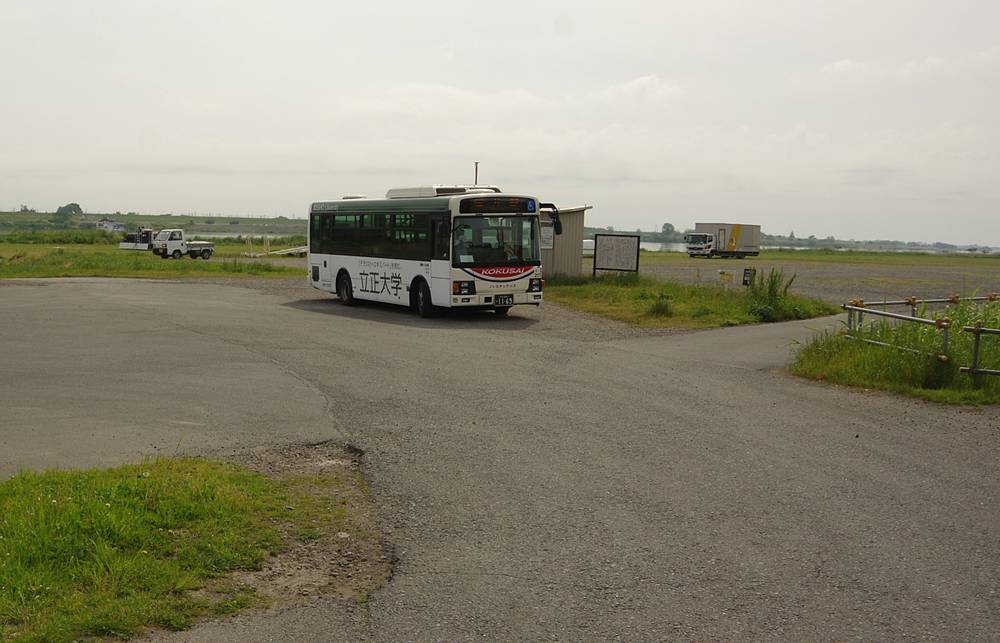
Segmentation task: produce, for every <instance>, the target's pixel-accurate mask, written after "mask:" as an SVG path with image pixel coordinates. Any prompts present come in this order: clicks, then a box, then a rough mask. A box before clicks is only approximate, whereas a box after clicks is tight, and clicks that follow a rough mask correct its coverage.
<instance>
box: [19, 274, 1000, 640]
mask: <svg viewBox="0 0 1000 643" xmlns="http://www.w3.org/2000/svg"><path fill="white" fill-rule="evenodd" d="M823 323H824V322H819V321H814V322H811V323H794V324H781V325H770V326H759V327H745V328H730V329H723V330H716V331H707V332H699V333H672V334H663V333H660V334H646V333H638V332H635V331H633V330H630V329H627V328H625V327H623V326H618V325H614V324H609V323H608V322H604V321H599V320H594V319H592V318H589V317H586V316H582V315H577V314H575V313H571V312H569V311H566V310H564V309H560V308H558V307H556V306H552V305H549V306H547V307H545V308H543V309H541V310H537V311H536V310H530V311H523V310H520V309H517V310H515V311H513V312H512V315H511V317H510V318H507V319H497V318H494V317H492V316H490V315H466V316H460V317H450V316H449V317H444V318H441V319H433V320H421V319H419V318H417V317H415V316H413V315H412V314H410V313H408V312H406V311H403V310H401V309H395V308H384V307H375V306H360V307H357V308H346V307H343V306H341V305H340V304H339V303H338V302H337V301H336V300H334V299H330V298H327V297H324V296H323V295H321V294H319V293H314V292H312V291H310V290H308V289H305V288H301V287H295V288H289V289H287V290H286V291H282V290H281V289H280V288H269V289H268V290H254V289H248V288H239V287H229V286H225V285H218V284H197V283H164V282H144V281H123V280H114V281H112V280H72V281H63V280H52V281H45V282H16V283H15V282H6V283H0V329H2V330H0V359H2V362H3V368H2V369H0V408H2V409H3V412H2V415H0V477H5V476H8V475H10V474H12V473H14V472H15V471H17V470H18V469H22V468H32V469H38V468H45V467H51V466H90V465H98V464H102V465H110V464H116V463H120V462H123V461H130V460H136V459H139V458H142V457H145V456H150V455H157V454H163V453H168V454H172V453H176V452H180V453H193V454H205V455H225V454H226V453H228V452H231V451H234V450H240V449H245V448H247V447H254V446H263V445H274V444H282V443H293V442H294V443H302V442H318V441H322V440H327V439H335V440H340V441H345V442H349V443H351V444H353V445H355V446H357V447H360V448H362V449H364V450H365V452H366V456H365V458H366V463H367V473H368V477H369V480H370V483H371V486H372V489H373V492H374V494H375V499H376V502H377V504H378V507H379V511H380V514H381V520H382V522H383V527H384V530H385V536H386V538H387V539H388V541H389V542H390V543H391V545H392V546H393V547H394V549H395V552H396V554H397V556H398V558H399V561H398V564H397V567H396V572H395V576H394V578H393V580H392V581H391V583H390V584H389V585H388V586H387V587H386V588H385V589H383V590H381V591H380V592H379V593H377V594H376V595H375V596H374V597H373V599H372V600H371V601H370V602H369V603H368V604H366V605H363V606H345V605H342V604H338V603H335V602H326V601H322V600H320V601H313V602H311V603H308V604H305V605H301V606H298V607H294V608H289V609H285V610H283V611H281V612H279V613H271V614H250V615H243V616H240V617H238V618H236V619H230V620H226V621H220V622H215V623H208V624H204V625H202V626H199V627H198V628H196V629H195V630H193V631H191V632H185V633H181V634H179V635H176V636H173V637H170V638H173V639H175V640H204V641H209V640H212V641H215V640H282V641H288V640H347V639H359V638H367V639H375V640H426V639H439V640H440V639H451V640H454V639H467V638H490V639H542V638H559V639H609V638H620V639H629V640H651V639H663V638H696V639H707V638H764V637H778V638H788V639H846V638H862V639H868V640H874V639H886V638H893V639H899V638H907V639H916V638H938V639H992V638H996V636H997V632H1000V596H998V594H997V592H998V591H1000V550H998V534H1000V510H998V508H997V504H996V499H997V497H1000V493H998V492H1000V471H998V464H997V463H998V462H1000V458H998V456H1000V449H998V443H1000V413H998V412H997V410H998V409H996V408H989V409H957V408H946V407H939V406H935V405H931V404H928V403H924V402H917V401H912V400H906V399H899V398H896V397H893V396H889V395H885V394H876V393H864V392H858V391H852V390H846V389H840V388H834V387H830V386H826V385H823V384H817V383H812V382H805V381H800V380H797V379H795V378H792V377H790V376H788V375H786V374H784V373H783V372H782V371H781V367H782V366H783V365H784V364H785V363H786V362H787V361H788V359H789V358H790V355H791V353H790V349H791V347H792V345H793V342H794V341H796V340H802V339H805V338H807V337H808V336H809V335H810V333H811V330H810V328H814V327H817V326H822V325H823Z"/></svg>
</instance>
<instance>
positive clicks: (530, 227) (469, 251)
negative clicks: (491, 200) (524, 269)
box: [452, 216, 540, 266]
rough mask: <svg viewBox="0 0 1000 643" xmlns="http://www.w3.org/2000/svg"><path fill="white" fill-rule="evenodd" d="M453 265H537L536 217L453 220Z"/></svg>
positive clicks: (461, 218)
mask: <svg viewBox="0 0 1000 643" xmlns="http://www.w3.org/2000/svg"><path fill="white" fill-rule="evenodd" d="M452 230H453V239H454V252H453V254H452V257H453V259H454V265H455V266H497V265H507V264H532V265H538V264H539V263H540V260H539V254H538V217H533V216H479V217H455V222H454V226H453V228H452Z"/></svg>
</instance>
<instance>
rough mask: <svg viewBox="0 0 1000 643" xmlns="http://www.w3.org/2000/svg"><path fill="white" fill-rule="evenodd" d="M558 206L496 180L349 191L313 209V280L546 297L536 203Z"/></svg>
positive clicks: (345, 290)
mask: <svg viewBox="0 0 1000 643" xmlns="http://www.w3.org/2000/svg"><path fill="white" fill-rule="evenodd" d="M543 208H544V209H548V210H550V211H551V215H550V216H551V217H552V220H553V228H554V232H555V233H556V234H559V233H560V232H561V228H562V226H561V224H560V223H559V215H558V211H557V210H556V209H555V207H554V206H552V205H551V204H547V203H540V202H539V201H538V199H536V198H535V197H531V196H524V195H518V194H504V193H502V192H501V191H500V189H499V188H497V187H496V186H440V185H436V186H430V187H419V188H397V189H392V190H389V191H388V192H387V193H386V198H384V199H366V198H364V197H344V198H342V199H340V200H337V201H321V202H318V203H313V204H312V207H311V208H310V212H309V276H310V281H311V283H312V286H313V287H314V288H317V289H319V290H323V291H326V292H335V293H337V296H338V297H339V298H340V300H341V301H342V302H343V303H345V304H348V305H351V304H353V303H354V302H355V300H358V299H366V300H371V301H380V302H386V303H393V304H401V305H404V306H410V307H412V308H413V309H414V310H416V311H417V313H419V314H420V315H421V316H422V317H430V316H432V315H434V314H435V312H437V310H438V309H440V308H481V309H492V310H494V311H495V312H496V314H498V315H506V314H507V312H508V311H509V310H510V309H511V307H512V306H516V305H520V304H533V305H535V306H537V305H539V304H541V302H542V289H543V286H544V283H545V282H544V280H543V279H542V265H541V254H540V252H539V236H540V232H539V211H540V210H541V209H543Z"/></svg>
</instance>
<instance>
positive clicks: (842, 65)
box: [823, 58, 865, 76]
mask: <svg viewBox="0 0 1000 643" xmlns="http://www.w3.org/2000/svg"><path fill="white" fill-rule="evenodd" d="M864 69H865V66H864V65H862V64H860V63H856V62H854V61H853V60H851V59H850V58H844V59H843V60H838V61H837V62H832V63H829V64H827V65H823V73H825V74H833V75H837V76H843V75H845V74H851V73H856V72H858V71H863V70H864Z"/></svg>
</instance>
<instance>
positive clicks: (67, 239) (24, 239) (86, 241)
mask: <svg viewBox="0 0 1000 643" xmlns="http://www.w3.org/2000/svg"><path fill="white" fill-rule="evenodd" d="M121 240H122V235H121V234H113V233H111V232H108V231H107V230H98V229H95V228H88V229H82V230H81V229H66V230H33V231H21V232H11V233H9V234H2V235H0V243H24V244H44V243H65V244H83V245H110V244H115V243H118V242H119V241H121Z"/></svg>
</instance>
